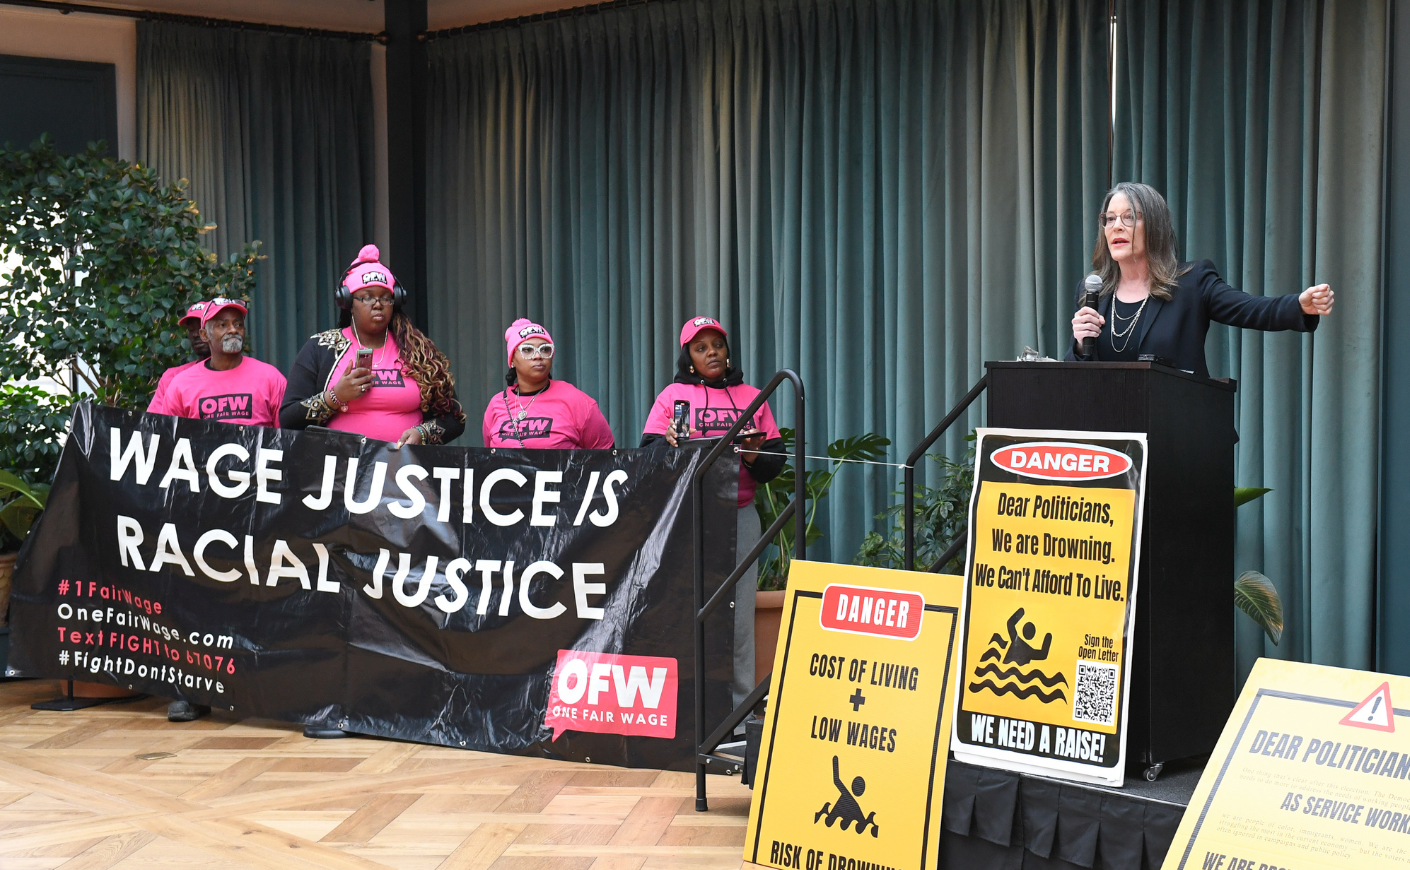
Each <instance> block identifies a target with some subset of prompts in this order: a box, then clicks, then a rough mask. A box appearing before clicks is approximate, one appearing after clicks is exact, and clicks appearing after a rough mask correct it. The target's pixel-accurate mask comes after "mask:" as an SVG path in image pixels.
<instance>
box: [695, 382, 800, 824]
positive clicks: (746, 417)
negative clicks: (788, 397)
mask: <svg viewBox="0 0 1410 870" xmlns="http://www.w3.org/2000/svg"><path fill="white" fill-rule="evenodd" d="M785 380H787V381H791V382H792V383H793V389H794V405H793V408H794V412H795V414H796V416H797V426H796V427H795V428H794V445H793V461H794V467H795V473H794V478H793V499H794V500H793V504H792V508H793V518H794V526H793V528H794V537H795V538H796V539H797V540H795V541H794V544H793V553H794V558H797V559H803V558H806V557H807V552H808V550H807V547H808V543H807V529H808V518H807V511H806V510H804V509H803V494H804V483H805V482H806V479H805V478H804V469H803V457H804V455H805V454H806V450H805V444H804V437H803V427H804V422H805V421H804V413H805V407H804V404H803V379H802V378H800V377H799V376H798V373H797V372H795V371H793V370H792V369H784V370H782V371H780V372H778V373H777V374H775V375H774V376H773V378H772V379H770V380H769V383H768V385H767V386H765V387H764V388H763V389H762V390H760V391H759V395H757V396H755V397H754V401H752V402H750V403H749V406H748V407H747V408H745V409H744V411H743V412H741V413H740V415H739V419H738V420H736V421H735V423H734V425H733V426H731V427H730V428H729V431H727V432H725V434H724V436H723V437H722V438H720V440H719V443H717V444H716V445H715V446H714V447H713V448H711V450H710V452H709V453H707V454H706V455H705V458H704V459H702V460H701V461H700V464H699V465H697V466H696V468H695V471H694V472H693V474H692V476H691V482H690V504H691V510H692V516H691V519H692V521H693V524H692V529H691V531H692V542H693V543H694V550H695V584H694V589H693V590H692V592H693V595H694V599H695V620H694V622H695V625H694V627H693V630H694V632H695V635H694V637H695V811H696V812H698V813H703V812H708V811H709V809H710V805H709V802H708V801H707V800H706V796H705V760H704V758H703V757H702V756H703V755H704V753H705V744H706V736H705V617H706V616H707V615H708V614H706V612H705V608H706V601H705V515H704V509H705V499H704V495H703V493H702V491H701V489H700V487H701V484H702V483H703V482H704V479H705V473H706V472H707V471H709V470H710V467H711V466H712V465H714V464H715V461H716V460H718V459H719V458H720V456H721V455H723V454H724V452H725V450H727V449H729V448H730V447H731V446H732V445H733V443H734V438H735V436H736V435H738V434H739V433H740V431H741V430H742V429H743V428H744V426H745V424H747V423H749V422H750V421H752V420H753V419H754V414H755V413H756V412H757V411H758V410H759V408H761V407H763V405H764V402H766V401H768V398H769V396H771V395H773V393H774V391H775V390H777V389H778V387H779V385H780V384H782V383H783V382H784V381H785ZM780 519H781V518H780ZM775 524H777V521H776V523H775ZM770 530H771V531H773V527H772V526H771V527H770ZM755 551H756V552H755V553H753V555H755V558H757V552H762V549H761V548H758V547H756V548H755ZM737 568H738V566H736V569H737ZM739 573H740V572H738V571H737V570H736V571H734V572H731V573H730V577H731V578H733V579H734V582H736V583H738V581H739V576H737V575H738V574H739ZM725 588H728V584H726V587H725ZM710 748H711V749H713V748H714V747H713V746H712V747H710Z"/></svg>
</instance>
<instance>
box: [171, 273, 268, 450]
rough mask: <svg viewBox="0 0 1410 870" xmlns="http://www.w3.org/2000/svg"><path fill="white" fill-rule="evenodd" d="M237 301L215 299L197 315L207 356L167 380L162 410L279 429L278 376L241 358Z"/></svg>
mask: <svg viewBox="0 0 1410 870" xmlns="http://www.w3.org/2000/svg"><path fill="white" fill-rule="evenodd" d="M247 313H248V309H246V308H245V303H243V302H241V301H239V300H238V299H226V298H223V297H216V298H215V299H212V300H211V301H210V304H209V305H208V306H207V307H206V311H205V314H203V315H202V319H201V333H202V335H203V337H204V338H205V339H206V342H207V343H208V344H209V345H210V350H211V357H210V359H209V360H206V361H205V362H204V363H202V364H198V365H194V366H191V367H190V368H188V369H186V370H185V371H183V372H181V373H180V374H178V375H176V376H175V377H173V378H172V380H171V385H170V386H169V387H168V388H167V391H166V395H165V397H164V411H165V413H168V414H171V415H173V416H176V417H190V418H192V419H195V420H219V421H221V422H225V423H240V424H244V425H247V426H269V427H271V428H276V429H277V428H278V427H279V405H280V404H281V403H283V401H284V375H283V374H282V373H281V372H280V371H279V369H277V368H275V367H274V366H272V365H270V364H269V363H265V362H260V361H259V360H257V359H253V358H251V357H247V356H245V353H244V351H245V315H246V314H247Z"/></svg>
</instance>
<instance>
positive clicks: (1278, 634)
mask: <svg viewBox="0 0 1410 870" xmlns="http://www.w3.org/2000/svg"><path fill="white" fill-rule="evenodd" d="M1234 603H1235V604H1236V605H1238V608H1239V609H1240V610H1242V611H1243V612H1244V613H1247V614H1248V616H1249V618H1250V619H1252V620H1253V621H1254V622H1255V623H1257V625H1258V627H1259V628H1261V629H1263V631H1264V633H1265V634H1267V635H1268V639H1269V640H1271V641H1273V645H1274V646H1277V645H1278V643H1279V641H1281V640H1282V639H1283V599H1282V597H1281V596H1279V595H1278V589H1277V587H1275V586H1274V585H1273V581H1272V580H1269V579H1268V578H1267V577H1265V576H1263V575H1262V574H1260V573H1258V572H1257V571H1245V572H1243V573H1242V574H1240V575H1239V578H1238V579H1237V580H1235V581H1234Z"/></svg>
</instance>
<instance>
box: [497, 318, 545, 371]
mask: <svg viewBox="0 0 1410 870" xmlns="http://www.w3.org/2000/svg"><path fill="white" fill-rule="evenodd" d="M535 336H537V337H539V338H542V339H543V340H544V341H546V342H548V343H549V344H553V336H551V335H549V334H548V330H547V329H544V328H543V327H542V326H539V325H538V324H537V323H534V322H533V321H532V320H530V319H528V318H527V317H521V318H519V319H518V320H516V321H514V322H513V323H511V324H509V328H508V329H506V330H505V331H504V343H505V345H507V346H508V350H509V354H508V355H509V364H510V365H514V351H515V349H516V348H518V347H519V345H521V344H523V343H524V342H526V341H528V340H529V339H531V338H534V337H535Z"/></svg>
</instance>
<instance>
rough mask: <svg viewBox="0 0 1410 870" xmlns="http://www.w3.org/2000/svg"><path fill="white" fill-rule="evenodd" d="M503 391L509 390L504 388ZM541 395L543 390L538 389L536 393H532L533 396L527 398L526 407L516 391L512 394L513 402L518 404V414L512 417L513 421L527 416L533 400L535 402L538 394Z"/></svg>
mask: <svg viewBox="0 0 1410 870" xmlns="http://www.w3.org/2000/svg"><path fill="white" fill-rule="evenodd" d="M545 389H547V388H546V387H545ZM505 392H506V393H507V392H509V391H508V390H505ZM542 395H543V390H539V391H538V392H537V393H534V397H533V398H532V399H530V400H529V404H528V407H525V405H524V400H523V399H521V398H520V397H519V394H518V393H517V392H516V393H515V394H514V402H515V404H517V405H518V406H519V415H518V416H517V417H515V418H514V420H515V422H518V421H520V420H523V419H524V418H525V417H527V416H529V408H532V407H533V406H534V402H537V401H538V400H539V396H542Z"/></svg>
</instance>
